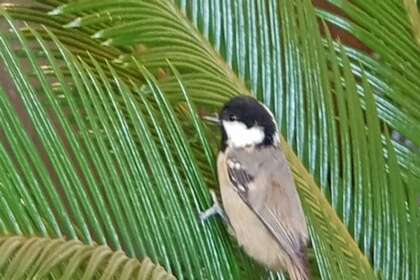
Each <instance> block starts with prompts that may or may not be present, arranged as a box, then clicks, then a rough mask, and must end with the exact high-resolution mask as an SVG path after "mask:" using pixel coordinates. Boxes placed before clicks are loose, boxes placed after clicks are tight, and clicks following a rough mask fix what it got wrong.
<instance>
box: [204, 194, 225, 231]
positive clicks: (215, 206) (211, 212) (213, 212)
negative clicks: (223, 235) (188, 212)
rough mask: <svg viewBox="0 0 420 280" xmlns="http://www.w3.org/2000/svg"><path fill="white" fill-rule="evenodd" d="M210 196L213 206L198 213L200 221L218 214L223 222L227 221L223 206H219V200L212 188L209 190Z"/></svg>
mask: <svg viewBox="0 0 420 280" xmlns="http://www.w3.org/2000/svg"><path fill="white" fill-rule="evenodd" d="M210 194H211V197H212V198H213V206H212V207H210V208H209V209H207V210H205V211H204V212H201V213H200V221H201V222H202V223H204V222H205V221H206V220H207V219H208V218H210V217H211V216H214V215H216V214H218V215H219V216H220V217H222V219H223V221H224V222H225V223H229V220H228V219H227V217H226V215H225V212H224V211H223V208H222V207H221V206H220V203H219V200H218V199H217V196H216V193H215V192H214V191H213V190H210Z"/></svg>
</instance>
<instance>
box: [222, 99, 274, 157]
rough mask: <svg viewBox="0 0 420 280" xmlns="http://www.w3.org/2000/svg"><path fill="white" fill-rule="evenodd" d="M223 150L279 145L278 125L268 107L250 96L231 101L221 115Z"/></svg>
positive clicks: (224, 107)
mask: <svg viewBox="0 0 420 280" xmlns="http://www.w3.org/2000/svg"><path fill="white" fill-rule="evenodd" d="M219 119H220V124H221V129H222V149H223V150H224V149H225V148H226V147H228V146H230V147H236V148H240V147H245V146H258V147H261V146H270V145H277V142H278V135H277V125H276V123H275V120H274V118H273V115H272V113H271V112H270V111H269V110H268V108H267V107H265V106H264V105H262V104H261V103H260V102H258V101H257V100H256V99H254V98H252V97H249V96H237V97H233V98H232V99H231V100H229V101H228V102H227V103H226V104H225V105H224V106H223V108H222V110H221V111H220V114H219Z"/></svg>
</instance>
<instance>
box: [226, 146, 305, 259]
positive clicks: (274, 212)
mask: <svg viewBox="0 0 420 280" xmlns="http://www.w3.org/2000/svg"><path fill="white" fill-rule="evenodd" d="M226 164H227V170H228V175H229V180H230V181H231V184H232V186H233V188H234V189H235V191H236V192H237V193H238V194H239V196H240V197H241V199H242V200H243V201H244V202H245V204H246V205H248V207H249V208H250V209H251V210H252V211H253V212H254V213H255V215H256V216H257V217H258V218H259V219H260V221H261V222H262V223H263V224H264V226H265V227H266V228H267V230H268V231H269V232H270V233H271V234H272V235H273V237H274V238H275V239H276V240H277V242H278V244H279V245H280V246H281V248H283V250H284V251H285V252H286V253H287V254H288V255H289V257H290V258H291V259H294V258H295V257H296V256H301V255H302V254H303V250H304V248H305V246H306V242H307V238H308V232H307V227H306V223H305V218H304V215H303V210H302V206H301V203H300V200H299V196H298V194H297V191H296V188H295V185H294V181H293V178H292V175H291V173H290V170H289V167H288V165H287V161H286V159H285V158H284V156H283V154H282V153H281V151H280V150H278V149H275V148H265V149H259V150H258V152H254V153H251V154H250V153H249V152H248V151H244V152H242V153H241V152H235V153H231V154H229V155H228V156H227V158H226Z"/></svg>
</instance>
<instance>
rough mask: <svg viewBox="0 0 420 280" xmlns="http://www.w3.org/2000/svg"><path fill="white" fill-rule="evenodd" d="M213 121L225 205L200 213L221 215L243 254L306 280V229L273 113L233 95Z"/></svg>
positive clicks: (250, 99)
mask: <svg viewBox="0 0 420 280" xmlns="http://www.w3.org/2000/svg"><path fill="white" fill-rule="evenodd" d="M206 119H207V120H210V121H215V122H217V123H218V124H219V126H220V130H221V146H220V151H219V153H218V156H217V173H218V181H219V187H220V196H221V204H220V202H219V199H218V197H217V196H216V195H215V194H214V192H213V193H212V196H213V200H214V204H213V206H212V207H211V208H209V209H207V210H206V211H204V212H202V213H201V214H200V219H201V220H202V221H203V222H204V221H206V220H207V219H208V218H209V217H210V216H213V215H214V214H219V215H220V216H221V217H222V218H223V220H224V221H225V222H226V223H227V224H228V226H229V228H230V230H231V231H232V232H233V235H234V236H235V237H236V239H237V241H238V243H239V244H240V245H241V247H242V248H243V249H244V251H245V252H246V253H247V254H248V255H249V256H251V257H252V258H253V259H255V260H256V261H257V262H259V263H260V264H262V265H263V266H265V267H266V268H268V269H270V270H272V271H287V272H288V274H289V277H290V279H291V280H308V279H310V275H309V264H308V259H307V256H306V249H307V246H308V239H309V235H308V228H307V224H306V220H305V216H304V211H303V208H302V204H301V201H300V198H299V195H298V192H297V190H296V187H295V183H294V180H293V177H292V173H291V170H290V167H289V165H288V161H287V159H286V157H285V155H284V153H283V151H282V150H281V147H280V142H279V141H280V140H279V134H278V133H279V132H278V127H277V124H276V121H275V118H274V116H273V114H272V113H271V111H270V110H269V109H268V108H267V107H266V106H265V105H264V104H262V103H260V102H259V101H257V100H256V99H255V98H253V97H251V96H245V95H240V96H235V97H233V98H231V99H230V100H229V101H228V102H226V103H225V104H224V106H223V107H222V109H221V111H220V113H219V114H218V117H207V118H206Z"/></svg>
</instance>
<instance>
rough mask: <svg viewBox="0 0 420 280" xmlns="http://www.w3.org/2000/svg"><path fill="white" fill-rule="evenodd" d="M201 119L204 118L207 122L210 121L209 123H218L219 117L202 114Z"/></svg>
mask: <svg viewBox="0 0 420 280" xmlns="http://www.w3.org/2000/svg"><path fill="white" fill-rule="evenodd" d="M203 119H204V120H206V121H208V122H211V123H214V124H217V125H220V119H219V117H218V116H215V115H208V116H203Z"/></svg>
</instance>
